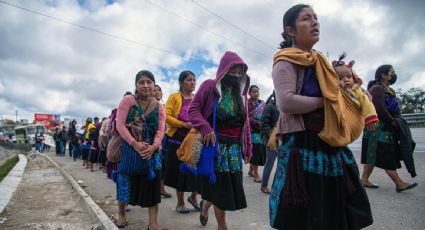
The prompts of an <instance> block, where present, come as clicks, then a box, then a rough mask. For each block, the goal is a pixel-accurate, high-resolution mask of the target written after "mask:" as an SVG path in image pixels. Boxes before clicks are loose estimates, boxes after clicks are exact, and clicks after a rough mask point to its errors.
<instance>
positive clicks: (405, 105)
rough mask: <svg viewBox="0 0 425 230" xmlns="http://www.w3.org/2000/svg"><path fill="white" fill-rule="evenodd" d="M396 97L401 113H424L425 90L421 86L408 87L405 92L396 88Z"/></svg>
mask: <svg viewBox="0 0 425 230" xmlns="http://www.w3.org/2000/svg"><path fill="white" fill-rule="evenodd" d="M397 99H398V101H399V103H400V109H401V113H402V114H407V113H425V90H423V89H422V88H410V89H409V90H408V91H407V92H402V90H401V89H398V90H397Z"/></svg>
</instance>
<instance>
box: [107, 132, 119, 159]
mask: <svg viewBox="0 0 425 230" xmlns="http://www.w3.org/2000/svg"><path fill="white" fill-rule="evenodd" d="M121 139H122V138H121V136H120V134H119V133H118V132H117V131H113V132H112V137H111V140H109V143H108V147H107V148H106V157H107V159H108V161H110V162H112V163H117V162H118V161H120V160H121V148H122V147H121Z"/></svg>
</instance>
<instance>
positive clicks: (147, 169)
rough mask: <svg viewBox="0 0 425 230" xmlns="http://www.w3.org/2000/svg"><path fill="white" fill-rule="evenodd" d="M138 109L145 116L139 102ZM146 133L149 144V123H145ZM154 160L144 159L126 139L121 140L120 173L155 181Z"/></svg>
mask: <svg viewBox="0 0 425 230" xmlns="http://www.w3.org/2000/svg"><path fill="white" fill-rule="evenodd" d="M136 102H137V109H138V110H139V112H140V113H141V115H142V116H143V115H144V112H143V110H142V108H141V107H140V104H139V102H138V101H137V99H136ZM144 133H145V135H146V139H147V140H148V142H149V144H151V142H152V140H151V137H150V135H149V131H148V126H147V123H146V122H144ZM153 163H154V162H153V159H152V158H151V159H148V160H146V159H143V158H142V157H141V156H140V155H139V153H138V152H137V151H136V150H135V149H134V148H133V147H132V146H131V145H129V144H128V143H127V142H126V141H125V140H124V139H122V138H121V161H120V162H119V163H118V173H119V174H124V175H130V176H141V175H148V180H153V179H155V177H156V174H155V171H154V170H153Z"/></svg>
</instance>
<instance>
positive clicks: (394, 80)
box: [388, 74, 397, 85]
mask: <svg viewBox="0 0 425 230" xmlns="http://www.w3.org/2000/svg"><path fill="white" fill-rule="evenodd" d="M396 81H397V74H392V75H391V80H389V81H388V83H389V84H390V85H394V83H395V82H396Z"/></svg>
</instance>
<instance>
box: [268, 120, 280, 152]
mask: <svg viewBox="0 0 425 230" xmlns="http://www.w3.org/2000/svg"><path fill="white" fill-rule="evenodd" d="M267 147H269V148H270V149H271V150H273V151H275V152H276V151H277V147H278V144H277V138H276V126H275V127H274V128H273V129H272V132H271V133H270V137H269V140H268V141H267Z"/></svg>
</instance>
